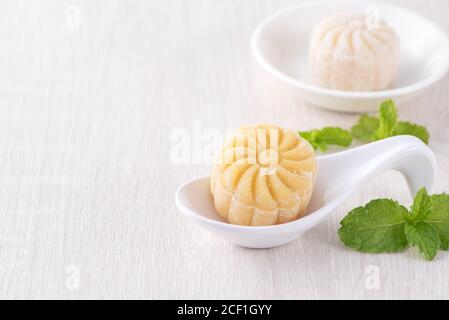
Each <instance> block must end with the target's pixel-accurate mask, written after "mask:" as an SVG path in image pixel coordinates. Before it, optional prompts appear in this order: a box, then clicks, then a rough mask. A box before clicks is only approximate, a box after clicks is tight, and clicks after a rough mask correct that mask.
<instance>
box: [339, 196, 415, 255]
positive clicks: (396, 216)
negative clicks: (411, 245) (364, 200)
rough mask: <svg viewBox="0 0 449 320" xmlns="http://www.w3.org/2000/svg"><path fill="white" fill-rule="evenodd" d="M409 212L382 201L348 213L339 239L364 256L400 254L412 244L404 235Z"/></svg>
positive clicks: (390, 201)
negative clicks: (405, 218)
mask: <svg viewBox="0 0 449 320" xmlns="http://www.w3.org/2000/svg"><path fill="white" fill-rule="evenodd" d="M407 214H408V213H407V209H406V208H404V207H403V206H401V205H400V204H399V203H398V202H396V201H393V200H390V199H378V200H373V201H371V202H369V203H368V204H367V205H366V206H364V207H358V208H355V209H353V210H352V211H350V212H349V213H348V215H347V216H346V217H345V218H344V219H343V220H342V221H341V222H340V224H341V227H340V229H339V230H338V235H339V236H340V239H341V241H342V242H343V243H344V244H345V245H347V246H348V247H351V248H354V249H357V250H359V251H362V252H398V251H402V250H404V249H405V248H406V247H407V245H408V243H407V239H406V237H405V233H404V227H405V225H406V221H405V220H404V217H405V215H407Z"/></svg>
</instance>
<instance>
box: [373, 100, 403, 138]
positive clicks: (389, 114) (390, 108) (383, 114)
mask: <svg viewBox="0 0 449 320" xmlns="http://www.w3.org/2000/svg"><path fill="white" fill-rule="evenodd" d="M379 112H380V125H379V128H378V129H377V130H376V133H375V137H376V140H380V139H385V138H388V137H391V136H393V128H394V126H395V125H396V122H397V117H398V113H397V109H396V105H395V104H394V102H393V100H391V99H390V100H385V101H384V102H382V104H381V105H380V109H379Z"/></svg>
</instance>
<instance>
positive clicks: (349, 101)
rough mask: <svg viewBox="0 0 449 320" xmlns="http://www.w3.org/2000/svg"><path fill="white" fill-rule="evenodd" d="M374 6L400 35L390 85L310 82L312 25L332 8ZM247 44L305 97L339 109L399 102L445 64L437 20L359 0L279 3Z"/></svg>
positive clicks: (446, 48) (448, 44) (448, 43)
mask: <svg viewBox="0 0 449 320" xmlns="http://www.w3.org/2000/svg"><path fill="white" fill-rule="evenodd" d="M376 11H377V12H378V13H379V15H380V18H381V19H383V20H385V21H387V23H388V24H390V25H391V26H392V27H393V28H394V29H395V30H396V32H397V34H398V36H399V39H400V50H401V51H400V66H399V77H398V80H397V83H396V86H395V88H394V89H391V90H384V91H371V92H349V91H339V90H331V89H325V88H321V87H318V86H315V85H313V84H311V83H309V81H308V78H309V77H308V73H307V54H308V47H309V38H310V35H311V33H312V30H313V27H314V26H315V25H316V24H317V23H318V22H319V21H320V20H321V19H323V18H324V17H326V16H328V15H331V14H333V13H336V12H359V13H360V12H362V13H363V12H371V13H372V12H376ZM251 47H252V51H253V55H254V57H255V58H256V60H257V62H258V63H259V64H260V65H261V66H262V67H263V68H264V69H265V70H266V71H268V72H269V73H270V74H271V75H272V76H274V77H275V78H276V79H278V80H280V81H282V82H283V83H285V84H287V85H288V86H289V87H291V88H292V89H294V91H295V93H296V94H298V95H299V96H301V97H302V98H303V99H304V100H305V101H306V102H308V103H310V104H312V105H316V106H320V107H323V108H327V109H332V110H338V111H349V112H365V111H374V110H376V109H377V108H378V106H379V104H380V103H381V102H382V101H383V100H385V99H389V98H391V99H394V100H395V102H396V103H397V104H398V105H400V104H401V103H403V102H406V101H407V100H410V99H411V98H413V97H414V96H416V95H417V94H418V93H420V92H421V91H422V90H423V89H425V88H427V87H429V86H430V85H432V84H433V83H435V82H436V81H438V80H439V79H441V78H442V77H443V76H444V75H445V74H446V73H447V71H448V69H449V38H448V37H447V35H446V34H445V33H444V32H443V31H442V30H441V29H440V28H439V27H438V26H437V25H436V24H434V23H433V22H431V21H429V20H428V19H426V18H424V17H422V16H420V15H418V14H416V13H414V12H412V11H409V10H407V9H404V8H401V7H397V6H392V5H389V4H385V3H379V2H366V1H362V0H339V1H313V2H308V3H304V4H301V5H299V6H295V7H292V8H288V9H284V10H282V11H280V12H277V13H275V14H274V15H272V16H270V17H268V18H266V19H265V20H263V21H262V22H261V23H260V25H259V26H258V27H257V29H256V30H255V32H254V34H253V37H252V40H251Z"/></svg>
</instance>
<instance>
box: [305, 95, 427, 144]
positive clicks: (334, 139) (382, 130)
mask: <svg viewBox="0 0 449 320" xmlns="http://www.w3.org/2000/svg"><path fill="white" fill-rule="evenodd" d="M299 135H300V136H301V137H303V138H304V139H306V140H307V141H309V142H310V144H311V145H312V146H313V148H314V149H315V150H320V151H323V152H325V151H326V150H327V149H328V146H330V145H337V146H342V147H348V146H350V145H351V143H352V140H353V139H357V140H360V141H362V142H372V141H376V140H381V139H385V138H389V137H393V136H399V135H412V136H415V137H417V138H419V139H421V140H422V141H423V142H424V143H426V144H428V143H429V132H428V131H427V129H426V128H425V127H423V126H421V125H418V124H415V123H411V122H407V121H399V120H398V111H397V108H396V105H395V103H394V102H393V100H385V101H384V102H382V104H381V105H380V107H379V115H378V116H371V115H367V114H363V115H361V116H360V118H359V120H358V121H357V123H356V124H355V125H353V126H352V127H351V131H348V130H345V129H342V128H339V127H324V128H322V129H313V130H309V131H302V132H299Z"/></svg>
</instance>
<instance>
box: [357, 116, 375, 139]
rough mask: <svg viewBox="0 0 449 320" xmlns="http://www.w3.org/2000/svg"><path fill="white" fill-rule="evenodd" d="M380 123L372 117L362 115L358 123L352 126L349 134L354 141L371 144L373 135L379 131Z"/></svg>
mask: <svg viewBox="0 0 449 320" xmlns="http://www.w3.org/2000/svg"><path fill="white" fill-rule="evenodd" d="M379 126H380V121H379V119H378V118H377V117H372V116H369V115H367V114H364V115H362V116H361V117H360V118H359V121H358V122H357V123H356V124H355V125H354V126H352V128H351V133H352V136H353V137H354V138H356V139H359V140H361V141H364V142H371V141H374V140H375V133H376V131H377V129H379Z"/></svg>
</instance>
